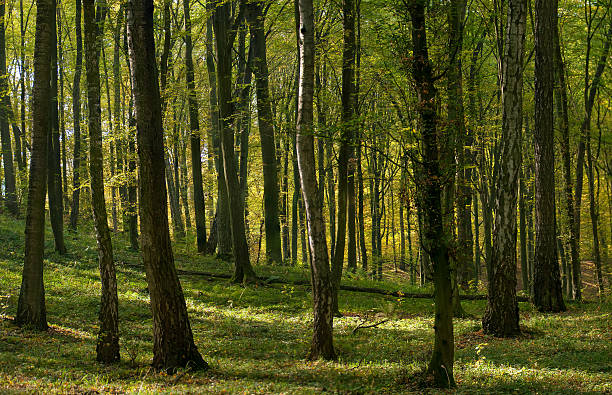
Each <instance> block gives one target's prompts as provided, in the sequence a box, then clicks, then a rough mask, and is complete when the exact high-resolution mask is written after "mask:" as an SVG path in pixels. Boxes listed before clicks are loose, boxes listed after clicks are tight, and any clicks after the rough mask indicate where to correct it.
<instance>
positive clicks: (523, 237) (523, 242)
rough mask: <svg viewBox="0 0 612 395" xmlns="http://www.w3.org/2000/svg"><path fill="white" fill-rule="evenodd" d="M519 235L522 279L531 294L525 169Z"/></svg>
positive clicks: (521, 185)
mask: <svg viewBox="0 0 612 395" xmlns="http://www.w3.org/2000/svg"><path fill="white" fill-rule="evenodd" d="M518 198H519V237H520V247H519V248H520V250H521V280H522V282H523V291H525V292H527V294H529V292H530V290H531V287H530V286H529V284H530V283H529V265H528V263H527V262H528V258H527V221H526V215H525V209H526V208H525V177H524V174H523V170H522V169H521V170H520V174H519V197H518Z"/></svg>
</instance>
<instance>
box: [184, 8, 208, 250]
mask: <svg viewBox="0 0 612 395" xmlns="http://www.w3.org/2000/svg"><path fill="white" fill-rule="evenodd" d="M183 6H184V14H185V69H186V80H187V94H188V104H189V130H190V131H191V136H190V140H189V141H190V143H191V171H192V177H193V210H194V212H195V223H196V237H197V245H198V252H205V250H206V207H205V206H204V190H203V187H202V161H201V155H202V152H201V151H202V150H201V146H200V140H201V132H200V120H199V117H198V98H197V95H196V90H195V80H194V68H193V56H192V51H193V45H192V42H191V15H190V10H189V0H183Z"/></svg>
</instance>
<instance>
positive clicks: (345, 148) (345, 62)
mask: <svg viewBox="0 0 612 395" xmlns="http://www.w3.org/2000/svg"><path fill="white" fill-rule="evenodd" d="M342 13H343V15H344V22H343V26H344V49H343V52H342V137H341V141H340V155H339V157H338V230H337V232H338V233H337V234H336V244H335V246H334V253H333V254H332V263H331V270H332V299H333V306H332V308H333V310H334V314H336V315H339V309H338V289H339V287H340V279H341V278H342V267H343V264H344V249H345V246H346V228H347V220H348V212H347V208H348V195H349V192H348V188H349V186H348V173H349V170H348V167H349V161H350V160H351V157H352V150H353V149H352V147H353V145H352V144H353V138H354V137H353V135H354V119H353V116H354V112H355V4H354V2H353V0H343V3H342ZM351 178H353V177H352V174H351ZM352 184H353V185H352V187H353V190H354V188H355V186H354V183H352ZM353 198H354V192H353ZM352 208H353V209H354V208H355V204H354V199H353V204H352ZM354 214H355V213H354V211H353V215H352V220H353V224H352V226H351V227H352V228H353V236H354V228H355V215H354ZM353 239H354V237H353ZM353 255H354V246H353Z"/></svg>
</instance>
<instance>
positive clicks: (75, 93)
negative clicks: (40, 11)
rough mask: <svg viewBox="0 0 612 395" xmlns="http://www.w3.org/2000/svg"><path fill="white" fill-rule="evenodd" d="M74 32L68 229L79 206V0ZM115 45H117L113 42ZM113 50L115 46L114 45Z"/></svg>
mask: <svg viewBox="0 0 612 395" xmlns="http://www.w3.org/2000/svg"><path fill="white" fill-rule="evenodd" d="M75 4H76V8H75V13H74V15H75V17H74V25H75V32H76V33H75V34H76V62H75V67H74V81H73V84H72V120H73V127H74V130H73V139H74V151H73V160H72V205H71V207H70V229H72V230H76V229H77V224H78V221H79V207H80V204H79V203H80V196H81V155H82V154H81V68H82V64H83V39H82V37H81V0H76V1H75ZM115 45H118V44H117V43H115ZM115 50H117V48H116V47H115Z"/></svg>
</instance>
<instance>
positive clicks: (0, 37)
mask: <svg viewBox="0 0 612 395" xmlns="http://www.w3.org/2000/svg"><path fill="white" fill-rule="evenodd" d="M5 4H6V1H5V0H3V1H1V2H0V24H1V25H0V97H1V98H2V99H1V105H0V140H1V142H2V164H3V165H4V194H5V197H4V204H5V205H6V208H7V210H8V211H9V213H11V215H13V216H18V215H19V205H18V203H17V186H16V181H15V166H14V164H13V149H12V146H11V134H10V131H9V123H14V120H13V110H12V108H13V107H12V106H11V97H10V92H9V86H8V75H7V73H6V38H5V30H6V21H5V20H4V19H5V17H4V11H5ZM18 137H19V136H16V138H15V153H16V154H17V155H16V156H21V147H19V145H18V144H19V138H18ZM20 162H21V161H20V160H17V163H20Z"/></svg>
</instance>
